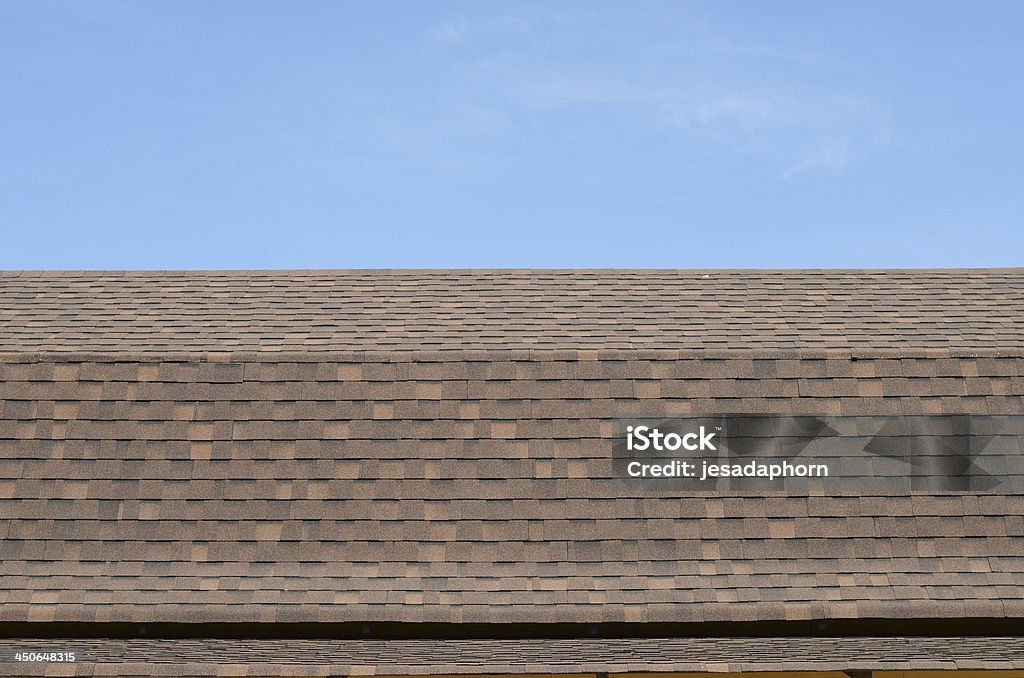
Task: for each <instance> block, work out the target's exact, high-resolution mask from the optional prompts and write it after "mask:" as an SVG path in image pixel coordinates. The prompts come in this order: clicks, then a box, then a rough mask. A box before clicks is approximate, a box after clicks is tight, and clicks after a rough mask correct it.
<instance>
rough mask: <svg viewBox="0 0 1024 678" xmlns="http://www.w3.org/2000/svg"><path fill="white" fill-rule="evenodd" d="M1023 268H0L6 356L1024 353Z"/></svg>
mask: <svg viewBox="0 0 1024 678" xmlns="http://www.w3.org/2000/svg"><path fill="white" fill-rule="evenodd" d="M1022 307H1024V269H1001V270H955V271H948V270H947V271H942V270H939V271H507V270H506V271H321V272H317V271H300V272H281V271H277V272H266V271H263V272H203V273H195V272H192V273H185V272H169V273H167V272H165V273H159V272H149V273H88V272H86V273H49V272H45V273H40V272H8V273H0V352H5V351H40V350H44V351H107V350H116V351H186V350H187V351H218V352H222V351H234V350H328V349H334V350H367V349H368V350H422V349H453V348H454V349H467V348H498V349H509V348H801V349H806V348H811V347H818V348H850V347H853V348H864V347H870V348H876V349H877V348H906V347H959V348H964V347H968V348H980V347H998V348H1011V347H1012V348H1018V349H1019V348H1021V347H1024V316H1022V315H1021V313H1020V309H1021V308H1022Z"/></svg>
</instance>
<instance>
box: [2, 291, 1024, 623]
mask: <svg viewBox="0 0 1024 678" xmlns="http://www.w3.org/2000/svg"><path fill="white" fill-rule="evenodd" d="M704 275H709V276H712V277H710V278H704V277H703V276H704ZM716 275H717V276H719V277H717V278H716V277H714V276H716ZM357 280H358V281H362V282H361V283H360V284H361V285H364V286H365V288H360V287H359V285H357V284H356V282H355V281H357ZM706 280H712V281H714V282H713V283H707V282H704V281H706ZM211 281H222V282H224V283H225V284H228V283H231V282H232V281H235V283H237V284H238V285H239V287H238V289H237V290H236V289H233V288H231V287H230V285H228V286H227V287H225V288H223V289H222V291H220V292H217V293H215V294H211V293H209V292H205V293H204V292H203V290H204V289H205V286H206V285H207V284H208V283H210V282H211ZM260 281H263V282H267V283H268V284H269V286H270V289H273V290H276V292H275V294H277V293H280V294H281V295H282V298H283V299H285V301H281V302H280V303H278V302H275V301H273V299H275V297H274V296H273V294H269V293H268V294H267V296H266V298H264V296H263V295H262V294H259V293H256V292H255V291H253V290H255V289H257V288H259V287H260V286H259V284H257V283H258V282H260ZM389 281H390V282H389ZM473 281H476V282H475V283H474V282H473ZM529 281H534V282H529ZM628 281H632V282H631V283H630V285H627V282H628ZM773 281H774V283H777V284H778V285H779V286H780V288H781V291H780V292H779V293H778V294H777V295H776V296H772V295H770V294H768V293H767V292H765V296H764V298H760V297H758V296H757V294H760V292H757V290H768V289H770V288H773V285H772V284H769V283H772V282H773ZM793 281H798V283H794V282H793ZM397 282H403V283H405V284H404V285H398V284H397ZM474 284H475V287H474ZM709 284H715V285H721V286H722V287H720V288H719V291H720V293H721V294H720V297H716V296H715V295H714V294H710V293H708V292H701V291H700V290H701V289H703V288H702V287H701V286H702V285H709ZM319 285H322V286H323V287H322V288H320V287H318V286H319ZM532 285H536V286H537V287H536V289H541V288H542V287H543V288H544V289H546V290H547V291H546V292H543V294H541V296H542V297H543V298H544V299H546V300H548V301H550V304H551V305H553V304H556V303H558V304H560V305H561V306H560V308H562V309H570V308H575V309H576V310H574V311H569V310H566V315H565V317H564V318H556V314H555V313H554V312H553V311H552V312H550V313H549V314H548V315H543V314H541V315H536V314H537V313H539V312H540V311H538V309H543V308H548V307H549V304H548V303H547V302H545V304H532V303H527V302H524V301H522V300H523V299H526V298H530V297H531V290H533V289H535V288H534V287H533V286H532ZM787 286H788V287H787ZM0 288H2V291H0V298H2V299H3V300H4V301H3V304H4V306H3V308H4V309H5V310H4V311H3V313H4V314H5V315H4V316H3V317H4V318H5V319H6V322H7V324H6V325H5V327H4V328H3V331H2V333H0V342H6V343H4V347H5V350H6V351H8V353H7V354H6V355H5V357H3V359H2V360H0V537H2V538H3V540H2V542H0V559H2V563H3V564H2V566H0V567H2V570H0V621H7V622H29V621H73V622H74V621H90V622H91V621H100V622H102V621H126V622H159V621H177V622H180V621H189V622H225V621H226V622H291V621H295V622H321V621H323V622H327V621H331V622H344V621H395V622H409V623H413V622H538V623H539V622H582V623H598V622H702V621H713V620H721V621H733V622H742V621H748V620H812V619H850V618H876V617H885V618H897V619H902V618H910V617H929V618H962V617H967V618H973V617H977V618H982V617H984V618H1022V617H1024V537H1022V535H1024V496H1021V495H1019V494H1015V493H1014V492H1011V491H1006V492H1002V493H979V494H974V493H962V492H961V493H955V492H954V493H949V492H946V493H937V492H926V491H920V490H917V491H909V490H908V491H907V492H905V493H903V494H896V495H892V494H890V493H881V492H876V493H875V494H870V493H867V494H864V493H858V494H853V493H846V494H825V493H809V494H808V493H803V494H792V493H791V494H787V493H757V494H754V493H750V492H746V493H744V492H731V493H730V492H726V493H724V494H722V495H719V496H711V497H708V496H695V495H692V494H688V493H678V492H677V493H675V494H673V493H664V492H663V493H659V494H656V495H652V494H647V493H644V492H639V491H637V490H636V489H635V488H633V489H631V488H630V487H627V486H623V485H622V484H621V483H618V482H616V481H615V480H614V479H613V478H611V475H610V473H611V471H610V469H611V448H612V435H613V433H612V425H611V421H612V420H613V419H614V418H615V417H618V416H623V415H624V414H643V415H645V416H681V415H687V414H693V413H701V412H719V413H720V412H744V413H778V414H793V413H810V414H866V413H869V414H915V413H916V414H943V413H946V414H963V413H970V414H1007V413H1009V414H1022V413H1024V398H1022V396H1024V357H1021V351H1020V349H1021V343H1020V342H1021V341H1022V339H1021V336H1024V335H1022V334H1021V333H1020V328H1022V327H1024V304H1015V303H1013V300H1014V299H1016V298H1017V297H1016V296H1015V295H1020V294H1021V290H1022V289H1024V272H1021V271H939V272H932V271H925V272H841V273H834V272H767V273H762V272H721V273H718V274H715V273H710V272H709V273H699V274H695V273H693V272H650V273H642V272H466V271H457V272H449V273H445V272H430V273H425V272H394V273H384V272H327V273H294V274H292V273H225V274H205V273H204V274H191V273H189V274H141V273H139V274H110V275H107V274H81V275H77V274H76V275H68V276H60V275H55V274H39V275H35V274H33V275H27V274H26V275H13V274H6V275H5V276H3V277H0ZM399 288H400V289H399ZM583 288H586V289H588V290H592V293H590V296H587V295H583V294H582V293H580V294H577V292H579V290H581V289H583ZM185 289H187V290H192V291H191V292H189V293H187V294H186V293H183V292H182V290H185ZM360 289H361V290H362V296H360V294H358V293H357V290H360ZM427 289H434V290H448V291H449V292H446V293H445V294H446V295H447V296H444V295H442V297H441V300H440V301H436V300H435V301H431V299H432V297H430V295H428V294H427V292H426V290H427ZM744 289H747V290H754V292H748V295H749V296H747V297H743V296H742V293H741V292H742V290H744ZM812 289H816V290H817V292H814V293H812V292H811V290H812ZM89 290H92V292H91V293H90V292H89ZM246 290H248V291H246ZM318 290H319V291H318ZM325 290H333V291H332V292H331V293H330V294H328V293H325V292H324V291H325ZM339 290H344V291H345V292H344V294H342V293H341V292H339ZM451 290H458V291H457V292H451ZM517 290H518V291H517ZM594 290H608V291H609V293H610V296H609V299H612V298H615V299H617V300H618V301H616V302H615V303H610V302H609V300H608V299H606V300H605V301H604V302H601V301H599V300H598V299H599V298H600V295H598V294H596V292H593V291H594ZM612 290H617V291H616V292H615V293H614V294H611V291H612ZM630 290H631V291H630ZM687 290H689V291H691V292H695V293H699V294H698V296H700V298H705V299H708V300H713V299H716V298H717V299H720V301H719V302H715V303H714V304H713V303H712V302H711V301H708V304H709V305H708V306H702V304H701V303H697V302H694V301H693V300H692V299H691V297H689V296H687ZM670 292H671V293H670ZM726 292H728V293H726ZM538 294H540V293H538ZM90 295H91V296H92V298H94V301H92V302H90V301H89V298H90ZM502 295H504V296H502ZM616 295H618V296H616ZM672 295H675V296H672ZM701 295H703V296H701ZM779 295H781V296H779ZM733 297H735V299H734V300H733V301H731V302H729V303H728V304H726V301H724V300H727V299H733ZM214 298H218V299H219V300H218V301H213V299H214ZM579 298H585V299H584V301H580V302H579V303H578V307H574V306H573V304H570V302H569V301H567V299H579ZM261 299H263V301H262V302H260V300H261ZM300 299H301V300H305V301H304V303H305V304H308V308H312V309H314V310H313V311H310V313H309V314H302V313H299V312H298V310H297V309H298V308H300V307H301V306H302V304H300V303H298V301H297V300H300ZM459 299H461V300H463V301H464V302H465V304H459V303H456V301H457V300H459ZM484 299H488V300H491V301H488V302H485V301H484ZM501 299H504V300H505V301H508V302H509V303H511V302H515V301H516V300H519V301H518V302H516V303H519V304H521V306H520V308H521V315H520V316H517V317H518V318H519V320H518V321H516V322H513V317H514V316H512V315H510V311H509V305H508V304H506V303H497V301H498V300H501ZM770 299H784V300H785V302H784V303H781V305H777V306H775V307H771V308H769V300H770ZM838 299H847V300H854V299H855V300H856V302H857V303H856V304H853V302H851V301H847V302H844V303H846V305H845V307H844V308H845V310H844V311H842V312H840V311H838V310H833V309H830V308H828V307H826V308H821V306H820V305H821V302H822V300H838ZM630 300H631V301H632V304H634V305H635V304H639V305H640V307H641V308H646V309H647V311H646V312H644V313H643V314H642V317H641V316H638V318H639V319H647V320H649V321H650V322H649V323H648V324H647V325H646V327H647V329H645V330H642V332H643V333H644V334H643V336H648V337H654V338H655V339H654V340H652V342H651V343H653V345H654V346H653V347H649V348H637V347H636V346H635V345H634V344H633V343H630V342H636V345H639V344H643V342H640V341H638V340H636V335H635V332H634V328H635V327H637V326H645V324H644V323H642V322H639V321H634V322H633V323H631V324H627V325H626V326H623V323H622V322H621V321H620V320H621V319H620V316H619V315H617V314H618V313H619V311H620V310H622V309H623V308H627V307H632V306H631V305H630V304H629V303H628V302H629V301H630ZM414 302H416V303H414ZM897 302H898V303H897ZM912 302H913V303H912ZM257 303H263V304H266V313H265V314H264V315H263V316H260V315H258V314H256V313H255V312H254V311H253V308H254V305H256V304H257ZM335 303H337V304H338V306H337V307H336V308H334V307H332V306H331V304H335ZM573 303H574V304H575V303H576V302H573ZM837 303H838V302H837ZM716 304H717V305H716ZM656 306H657V307H659V308H662V307H663V308H664V309H666V310H668V309H672V310H671V312H672V313H676V314H677V315H676V316H673V317H675V318H676V319H675V320H670V319H666V318H664V317H662V316H659V315H658V314H656V313H654V311H653V310H652V309H654V308H655V307H656ZM854 307H856V308H857V309H858V310H857V314H859V315H855V314H854V313H853V311H852V310H851V309H853V308H854ZM584 308H586V309H589V311H588V312H586V313H584V312H583V310H581V309H584ZM679 308H686V309H689V310H688V311H687V312H688V313H689V312H690V311H692V310H693V309H697V308H706V309H710V310H709V311H708V312H709V314H710V315H709V316H708V317H712V315H713V316H714V317H717V318H719V319H718V320H716V321H714V323H711V322H710V321H707V322H708V323H710V324H706V325H705V326H704V330H705V331H706V332H707V333H708V334H707V335H701V334H700V333H698V332H697V331H696V330H695V329H694V325H692V324H687V323H686V322H684V320H683V319H682V318H683V317H684V316H683V315H682V312H681V311H679V310H678V309H679ZM12 309H13V310H12ZM119 309H120V310H119ZM218 309H219V310H218ZM400 309H404V310H402V311H401V312H398V310H400ZM727 309H733V310H736V309H745V310H743V311H736V312H737V314H738V315H733V316H729V317H727V313H726V310H727ZM885 309H888V310H885ZM382 310H384V311H387V313H381V312H380V311H382ZM528 311H529V312H528ZM712 311H713V313H712ZM637 313H638V314H640V311H637ZM218 314H219V315H218ZM332 314H333V315H332ZM531 314H532V315H531ZM574 314H575V315H574ZM456 316H458V317H459V318H460V319H461V320H460V321H459V322H456V321H455V320H453V319H452V318H454V317H456ZM687 317H689V316H687ZM528 318H535V319H536V322H537V324H536V325H535V326H533V325H530V324H529V323H528V322H527V319H528ZM574 318H576V319H575V320H574ZM729 318H732V319H729ZM736 318H740V319H743V320H745V324H737V325H735V326H734V325H733V323H736V322H737V321H736ZM772 318H774V319H775V322H776V323H777V325H776V326H777V328H778V332H774V331H772V330H770V326H769V325H767V324H764V325H762V324H760V323H762V321H763V322H764V323H768V322H769V321H770V320H771V319H772ZM886 319H888V320H889V321H891V322H888V324H886V323H885V322H883V321H884V320H886ZM471 320H472V322H471ZM542 321H543V322H542ZM104 322H108V323H109V331H105V330H104ZM700 322H704V321H700ZM826 326H827V327H828V328H829V330H828V331H829V333H830V334H829V335H828V336H818V335H816V334H815V333H814V331H812V328H818V329H821V328H825V327H826ZM484 327H489V328H492V331H493V336H492V335H489V334H487V333H482V334H481V328H484ZM542 327H544V328H547V329H548V330H551V332H552V333H551V334H547V333H545V331H542V329H541V328H542ZM389 328H390V329H389ZM430 328H433V330H432V331H431V330H430ZM470 328H472V329H470ZM741 328H745V329H741ZM790 330H791V334H789V335H785V336H787V337H789V338H787V339H783V338H782V337H783V334H780V333H784V332H787V331H790ZM293 331H294V334H293V333H292V332H293ZM314 333H319V334H318V335H317V336H320V337H322V338H323V339H324V342H325V343H322V344H313V345H306V344H305V342H307V341H310V337H311V336H313V335H314ZM560 333H561V334H560ZM833 334H834V335H835V336H837V337H840V339H838V340H835V341H833V340H832V339H830V338H829V337H831V336H832V335H833ZM189 337H191V338H192V339H191V340H190V339H189ZM417 337H419V339H418V340H417V341H414V340H415V339H416V338H417ZM543 337H553V338H552V339H551V345H552V346H554V345H560V346H562V348H558V349H556V348H550V349H547V348H525V347H526V346H528V345H530V340H531V339H538V340H540V339H542V338H543ZM560 337H562V338H560ZM630 337H632V338H630ZM708 337H721V338H722V343H723V344H725V345H727V346H729V347H736V348H722V347H721V346H719V344H718V343H717V342H715V341H712V340H711V339H709V338H708ZM232 338H233V339H232ZM673 342H674V343H673ZM784 343H786V344H793V343H795V344H797V345H799V348H796V349H794V348H785V347H783V346H782V344H784ZM837 343H838V344H841V345H844V346H846V348H845V349H842V350H838V351H832V350H824V349H823V348H822V347H823V346H826V345H827V346H832V345H834V344H837ZM299 345H302V346H303V348H302V349H301V350H298V349H297V348H296V347H297V346H299ZM424 345H429V346H432V347H434V348H432V349H429V350H426V349H422V350H421V347H422V346H424ZM643 345H646V344H643ZM480 346H488V347H494V348H489V349H481V348H480ZM498 346H504V347H506V348H497V347H498ZM673 346H674V348H673ZM752 346H754V347H758V348H757V349H756V350H755V351H754V352H751V350H747V349H749V347H752ZM243 347H244V348H246V349H247V350H246V351H242V350H239V351H234V350H233V349H235V348H239V349H241V348H243ZM438 347H448V348H447V349H439V348H438ZM509 347H515V348H509ZM594 347H597V349H596V350H595V348H594ZM702 347H704V348H702ZM715 347H717V348H715ZM284 348H290V349H291V350H288V351H285V350H283V349H284ZM278 349H281V350H278ZM406 349H408V350H406Z"/></svg>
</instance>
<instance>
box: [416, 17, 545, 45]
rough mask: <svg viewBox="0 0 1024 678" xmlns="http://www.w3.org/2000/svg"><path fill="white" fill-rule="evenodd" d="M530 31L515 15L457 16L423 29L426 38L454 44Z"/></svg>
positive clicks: (524, 22)
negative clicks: (472, 17)
mask: <svg viewBox="0 0 1024 678" xmlns="http://www.w3.org/2000/svg"><path fill="white" fill-rule="evenodd" d="M529 32H530V23H529V22H528V21H526V20H525V19H522V18H520V17H515V16H496V17H486V18H474V19H471V18H467V17H459V18H454V19H446V20H444V21H441V22H438V23H436V24H433V25H432V26H430V27H429V28H427V30H426V31H425V35H426V37H427V39H428V40H430V41H432V42H439V43H443V44H455V43H459V42H464V41H467V40H473V39H478V38H482V37H487V36H493V35H496V34H510V33H511V34H516V33H518V34H525V33H529Z"/></svg>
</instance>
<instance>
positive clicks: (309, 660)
mask: <svg viewBox="0 0 1024 678" xmlns="http://www.w3.org/2000/svg"><path fill="white" fill-rule="evenodd" d="M32 648H48V649H47V651H49V648H62V649H65V650H72V651H75V652H76V654H77V655H78V663H77V665H74V668H73V670H74V671H75V672H74V673H72V672H70V671H68V670H67V669H69V668H72V666H69V665H67V664H65V665H61V664H32V663H25V662H13V661H10V659H8V658H10V657H12V656H13V655H14V654H15V653H16V652H19V651H21V652H26V651H30V650H31V649H32ZM0 658H2V659H0V671H2V672H3V673H4V675H21V676H34V675H54V676H64V675H97V676H111V675H115V676H118V675H133V676H183V677H191V676H299V675H301V676H358V675H374V674H375V675H438V674H444V675H458V674H499V675H500V674H522V673H529V674H544V675H550V674H555V675H557V674H598V675H600V674H608V673H635V672H700V673H704V672H715V673H721V672H734V673H738V672H763V671H835V672H838V671H851V670H852V671H907V670H954V669H958V670H972V669H974V670H978V669H981V670H985V669H988V670H1007V669H1011V670H1012V669H1017V670H1020V669H1024V639H1022V638H1019V637H960V638H949V637H942V638H934V637H923V638H919V637H896V638H870V637H869V638H620V639H614V638H600V639H597V638H593V639H551V638H545V639H533V640H516V639H501V640H487V639H479V640H436V639H430V640H398V639H387V640H303V639H287V640H275V639H265V638H263V639H259V640H247V639H230V640H228V639H225V640H217V639H208V638H204V639H159V640H150V639H130V640H120V639H39V640H24V639H18V640H16V641H12V640H2V639H0ZM837 675H838V676H842V674H837Z"/></svg>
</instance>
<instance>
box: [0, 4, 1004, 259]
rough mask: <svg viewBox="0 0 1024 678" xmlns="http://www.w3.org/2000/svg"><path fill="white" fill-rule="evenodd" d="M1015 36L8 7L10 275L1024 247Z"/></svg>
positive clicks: (987, 21)
mask: <svg viewBox="0 0 1024 678" xmlns="http://www.w3.org/2000/svg"><path fill="white" fill-rule="evenodd" d="M1022 25H1024V3H1021V2H992V1H981V2H967V1H966V0H965V1H963V2H939V1H931V0H929V1H927V2H926V1H921V2H895V1H893V0H888V1H885V2H866V1H862V0H858V1H857V2H853V1H850V2H819V1H812V2H783V1H779V2H755V1H754V0H748V1H746V2H725V1H721V2H718V1H716V2H644V1H635V2H597V1H595V0H588V1H585V2H558V1H549V2H486V1H484V0H474V1H472V2H444V1H432V2H415V1H412V0H406V1H404V2H386V1H381V0H372V1H370V0H367V1H365V2H310V1H304V2H283V1H282V2H275V3H270V2H227V1H223V0H221V1H216V2H208V1H203V2H183V1H176V2H143V1H138V2H127V1H126V2H71V1H62V2H55V3H51V2H46V1H43V0H31V1H30V0H20V1H18V2H12V1H9V0H0V92H2V94H0V102H2V106H0V235H2V240H0V267H2V268H348V267H504V266H514V267H685V268H715V267H777V268H778V267H900V266H906V267H917V266H1014V265H1016V266H1019V265H1022V264H1024V257H1022V253H1024V125H1022V122H1021V121H1022V120H1024V113H1022V111H1024V85H1022V82H1024V81H1022V76H1021V73H1022V72H1024V41H1022V40H1021V39H1020V28H1021V26H1022Z"/></svg>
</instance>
